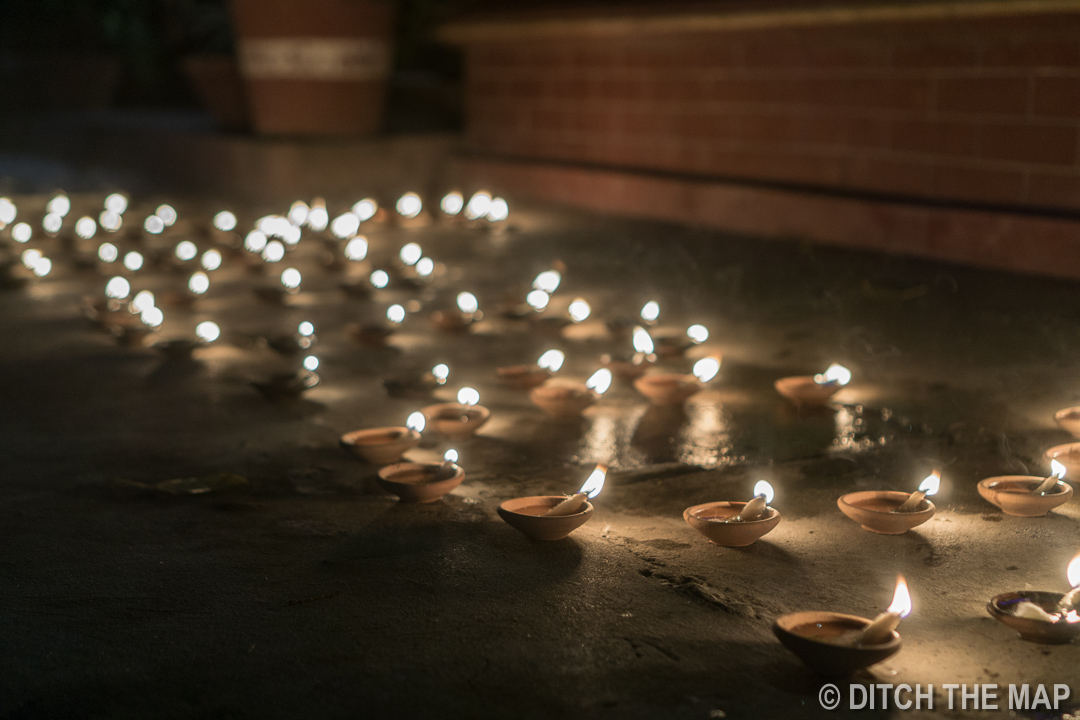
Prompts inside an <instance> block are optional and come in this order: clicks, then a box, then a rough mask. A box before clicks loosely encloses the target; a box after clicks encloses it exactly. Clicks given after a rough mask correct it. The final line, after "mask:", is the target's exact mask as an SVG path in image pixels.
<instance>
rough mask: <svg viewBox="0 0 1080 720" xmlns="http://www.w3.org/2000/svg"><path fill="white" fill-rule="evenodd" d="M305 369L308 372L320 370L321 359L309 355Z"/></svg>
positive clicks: (305, 362)
mask: <svg viewBox="0 0 1080 720" xmlns="http://www.w3.org/2000/svg"><path fill="white" fill-rule="evenodd" d="M304 369H305V370H307V371H308V372H315V371H316V370H318V369H319V358H317V357H315V356H314V355H308V356H307V357H306V358H304Z"/></svg>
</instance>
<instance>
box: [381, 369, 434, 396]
mask: <svg viewBox="0 0 1080 720" xmlns="http://www.w3.org/2000/svg"><path fill="white" fill-rule="evenodd" d="M449 377H450V366H449V365H447V364H446V363H439V364H438V365H436V366H435V367H433V368H431V370H430V371H428V372H426V373H423V374H420V375H415V374H414V375H398V376H395V377H389V378H386V379H384V380H383V387H384V388H386V394H387V395H389V396H390V397H393V398H427V397H431V394H432V393H433V392H435V390H436V389H438V388H439V387H441V386H443V385H445V384H446V380H447V378H449Z"/></svg>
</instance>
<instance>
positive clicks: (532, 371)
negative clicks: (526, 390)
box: [495, 364, 554, 389]
mask: <svg viewBox="0 0 1080 720" xmlns="http://www.w3.org/2000/svg"><path fill="white" fill-rule="evenodd" d="M553 376H554V373H553V372H551V371H550V370H548V369H547V368H542V367H540V366H539V365H529V364H522V365H504V366H503V367H497V368H495V377H497V378H498V379H499V380H501V381H503V382H504V383H507V384H509V385H520V384H522V381H524V380H533V379H535V378H540V377H542V378H543V380H541V381H540V382H538V383H537V384H536V385H534V386H533V387H539V386H540V385H543V384H544V383H545V382H547V381H548V380H550V379H551V378H552V377H553ZM530 389H531V388H530Z"/></svg>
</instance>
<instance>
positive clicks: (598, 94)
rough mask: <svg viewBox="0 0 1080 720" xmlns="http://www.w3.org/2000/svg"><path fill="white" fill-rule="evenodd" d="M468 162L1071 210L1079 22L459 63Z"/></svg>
mask: <svg viewBox="0 0 1080 720" xmlns="http://www.w3.org/2000/svg"><path fill="white" fill-rule="evenodd" d="M466 58H467V83H466V87H467V136H468V143H469V146H470V147H471V148H472V149H473V150H476V151H480V152H483V153H491V154H495V155H502V156H508V157H514V158H534V159H549V160H567V161H573V162H578V163H592V164H598V165H603V166H608V167H617V168H633V169H643V170H663V171H674V172H677V173H688V174H693V175H700V176H703V177H704V176H709V177H714V178H715V177H720V178H731V179H736V180H754V181H765V182H769V183H778V184H788V185H795V186H811V187H821V188H831V189H841V190H847V191H856V192H868V193H880V194H885V195H890V196H907V197H915V198H926V199H933V200H942V201H954V202H963V203H975V204H986V205H991V206H999V207H1000V206H1006V207H1028V208H1048V209H1053V210H1068V211H1077V210H1080V153H1078V148H1080V12H1076V13H1060V14H1032V15H1020V16H1017V15H1010V16H1003V17H996V18H979V19H967V20H937V21H926V20H919V21H911V22H895V23H882V22H875V23H857V24H850V25H831V26H822V27H801V28H783V29H768V30H752V31H748V30H740V31H724V32H708V33H685V34H680V35H677V36H661V35H655V36H646V37H634V38H625V39H595V38H581V37H578V38H573V37H567V38H542V39H541V38H536V39H529V40H522V39H520V38H518V39H514V40H513V41H511V42H490V41H488V42H481V43H478V44H472V45H469V46H467V47H466Z"/></svg>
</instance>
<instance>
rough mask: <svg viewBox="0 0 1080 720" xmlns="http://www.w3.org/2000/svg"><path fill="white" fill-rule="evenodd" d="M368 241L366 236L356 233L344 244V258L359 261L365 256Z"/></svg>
mask: <svg viewBox="0 0 1080 720" xmlns="http://www.w3.org/2000/svg"><path fill="white" fill-rule="evenodd" d="M367 251H368V242H367V238H366V237H364V236H362V235H358V236H356V237H354V238H353V239H352V240H350V241H349V242H348V244H346V245H345V258H346V259H347V260H353V261H359V260H363V259H364V258H366V257H367Z"/></svg>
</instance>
